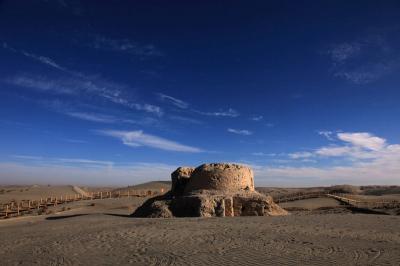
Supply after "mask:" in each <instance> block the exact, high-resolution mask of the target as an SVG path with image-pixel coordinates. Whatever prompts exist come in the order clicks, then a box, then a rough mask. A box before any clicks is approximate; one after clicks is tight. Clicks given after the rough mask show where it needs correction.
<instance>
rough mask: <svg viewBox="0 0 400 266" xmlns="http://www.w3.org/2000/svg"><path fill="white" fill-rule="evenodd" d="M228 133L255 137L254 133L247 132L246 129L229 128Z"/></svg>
mask: <svg viewBox="0 0 400 266" xmlns="http://www.w3.org/2000/svg"><path fill="white" fill-rule="evenodd" d="M227 131H228V132H230V133H233V134H237V135H243V136H250V135H253V132H251V131H249V130H246V129H234V128H228V129H227Z"/></svg>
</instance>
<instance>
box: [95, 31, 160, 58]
mask: <svg viewBox="0 0 400 266" xmlns="http://www.w3.org/2000/svg"><path fill="white" fill-rule="evenodd" d="M88 46H90V47H92V48H94V49H98V50H106V51H114V52H125V53H130V54H133V55H140V56H162V55H163V53H162V52H161V51H160V50H159V49H157V48H156V47H155V46H154V45H153V44H145V45H143V44H139V43H137V42H134V41H132V40H129V39H112V38H108V37H105V36H101V35H95V36H94V40H93V42H91V43H89V44H88Z"/></svg>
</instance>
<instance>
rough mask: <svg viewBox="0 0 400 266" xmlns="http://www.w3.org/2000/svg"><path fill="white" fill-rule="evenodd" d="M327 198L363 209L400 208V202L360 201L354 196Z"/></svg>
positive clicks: (337, 195) (343, 195)
mask: <svg viewBox="0 0 400 266" xmlns="http://www.w3.org/2000/svg"><path fill="white" fill-rule="evenodd" d="M326 196H327V197H330V198H334V199H336V200H338V201H340V202H342V203H345V204H348V205H350V206H353V207H356V208H363V209H393V208H400V201H397V200H379V199H369V200H360V199H355V198H354V195H348V194H326Z"/></svg>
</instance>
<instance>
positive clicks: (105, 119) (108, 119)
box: [66, 112, 117, 123]
mask: <svg viewBox="0 0 400 266" xmlns="http://www.w3.org/2000/svg"><path fill="white" fill-rule="evenodd" d="M66 115H69V116H71V117H74V118H79V119H82V120H87V121H91V122H101V123H115V122H117V120H116V118H115V117H113V116H109V115H102V114H92V113H81V112H67V113H66Z"/></svg>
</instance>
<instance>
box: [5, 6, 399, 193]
mask: <svg viewBox="0 0 400 266" xmlns="http://www.w3.org/2000/svg"><path fill="white" fill-rule="evenodd" d="M398 14H400V4H399V3H398V1H384V2H379V3H378V2H376V1H331V2H329V3H327V2H324V3H322V2H321V3H317V2H315V1H252V2H248V1H234V2H232V1H220V2H218V3H215V2H214V1H201V2H197V3H195V2H193V1H168V2H167V1H142V2H139V1H135V2H129V3H128V2H127V1H96V2H94V1H61V0H60V1H0V58H1V60H0V88H1V89H0V147H1V148H0V181H1V183H7V184H19V183H44V184H47V183H52V184H69V183H74V184H87V185H127V184H134V183H139V182H144V181H148V180H155V179H162V180H168V179H169V174H170V172H171V171H172V170H174V169H175V168H176V167H178V166H182V165H188V166H197V165H199V164H202V163H205V162H218V161H224V162H238V163H243V164H247V165H250V166H252V167H253V169H254V171H255V178H256V185H263V186H313V185H330V184H339V183H340V184H342V183H349V184H360V185H364V184H399V180H400V174H399V173H400V138H399V137H400V123H399V117H400V104H399V100H400V91H399V84H400V83H399V82H400V75H399V70H400V49H399V47H400V17H399V16H398Z"/></svg>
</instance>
